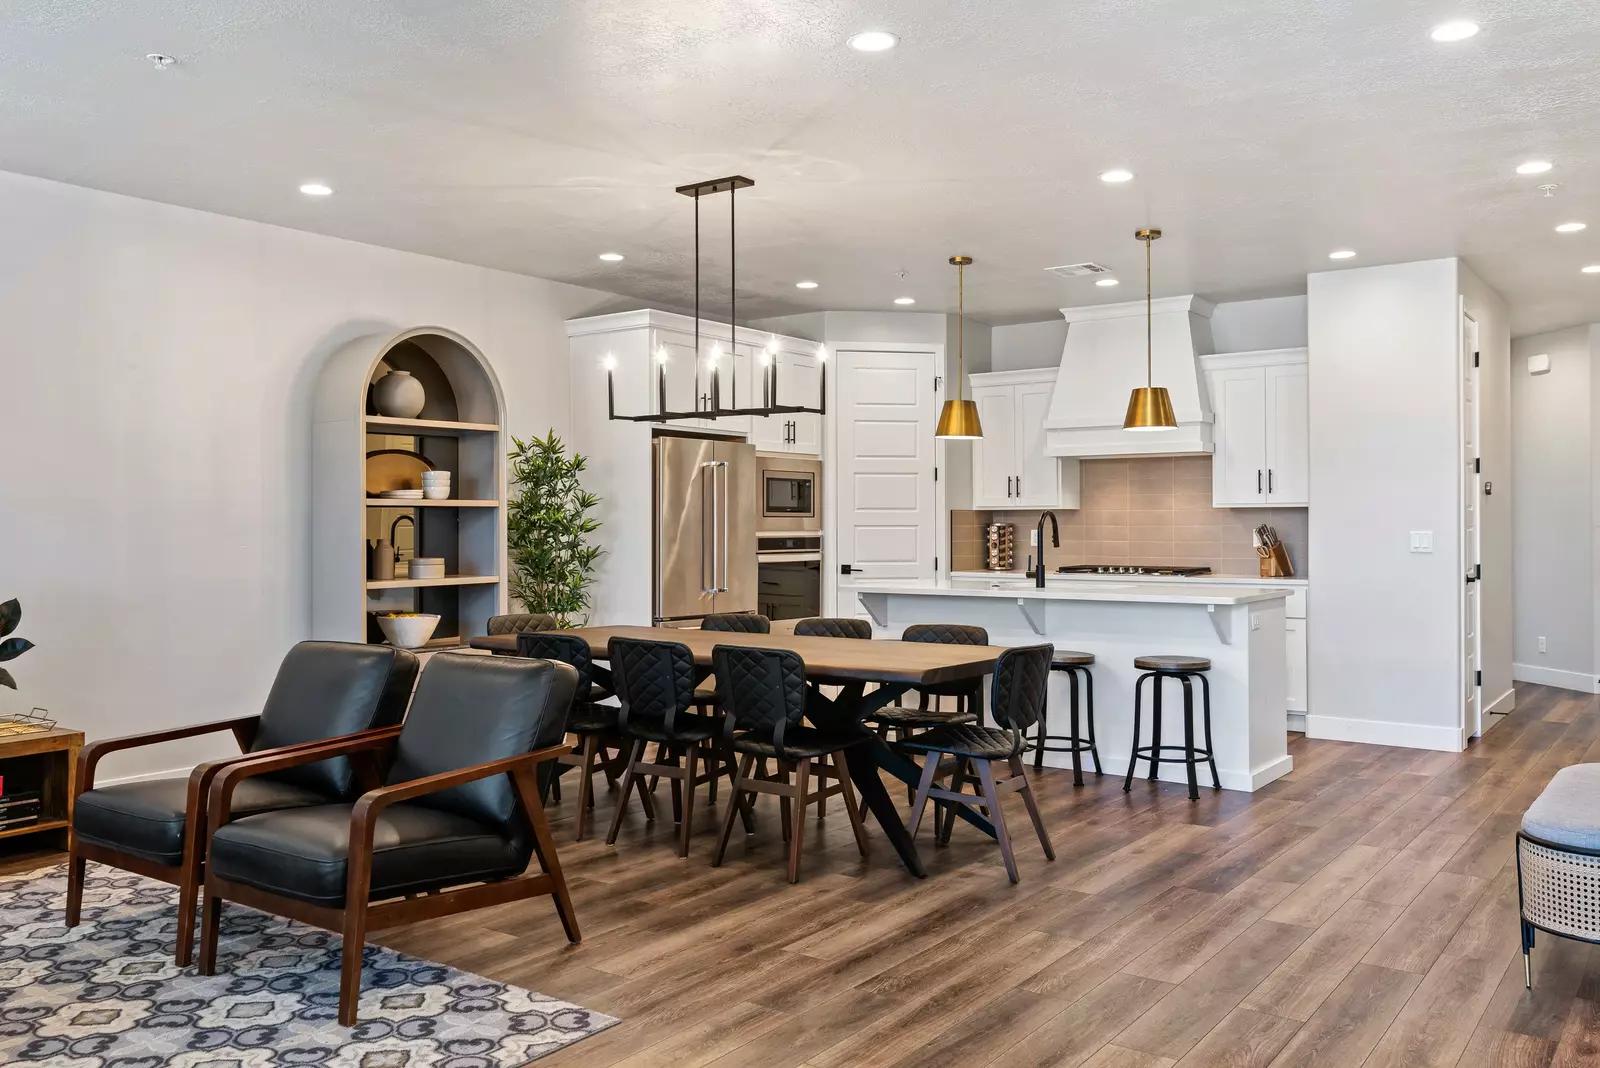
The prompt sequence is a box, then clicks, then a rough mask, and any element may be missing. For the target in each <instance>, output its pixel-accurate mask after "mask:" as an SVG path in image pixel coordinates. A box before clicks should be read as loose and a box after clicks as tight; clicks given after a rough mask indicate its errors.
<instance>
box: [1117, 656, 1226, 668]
mask: <svg viewBox="0 0 1600 1068" xmlns="http://www.w3.org/2000/svg"><path fill="white" fill-rule="evenodd" d="M1133 666H1134V667H1136V668H1138V669H1139V670H1140V671H1210V670H1211V661H1209V660H1207V659H1206V658H1205V657H1203V656H1138V657H1134V660H1133Z"/></svg>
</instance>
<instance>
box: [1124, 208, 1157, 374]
mask: <svg viewBox="0 0 1600 1068" xmlns="http://www.w3.org/2000/svg"><path fill="white" fill-rule="evenodd" d="M1151 240H1152V238H1151V237H1150V235H1148V234H1146V235H1145V239H1144V385H1145V388H1146V389H1149V388H1150V387H1151V386H1153V385H1154V384H1155V375H1154V373H1153V372H1152V371H1151V368H1150V365H1151V362H1152V359H1153V357H1152V355H1151V354H1152V353H1153V352H1154V351H1155V327H1154V326H1153V325H1152V319H1151V316H1152V314H1153V312H1152V310H1151V302H1150V242H1151ZM1124 247H1126V246H1124Z"/></svg>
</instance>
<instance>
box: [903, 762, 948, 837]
mask: <svg viewBox="0 0 1600 1068" xmlns="http://www.w3.org/2000/svg"><path fill="white" fill-rule="evenodd" d="M943 755H944V754H943V753H924V754H923V755H922V781H921V782H919V783H917V796H916V798H915V799H914V800H913V801H912V802H911V822H910V823H908V824H906V834H907V835H908V836H909V837H911V838H915V837H916V836H917V828H918V827H920V826H921V825H922V813H923V812H924V811H925V810H926V809H927V807H928V791H929V790H932V789H933V780H934V778H935V776H937V775H938V774H939V760H940V758H941V757H943ZM935 821H936V822H937V811H936V812H935Z"/></svg>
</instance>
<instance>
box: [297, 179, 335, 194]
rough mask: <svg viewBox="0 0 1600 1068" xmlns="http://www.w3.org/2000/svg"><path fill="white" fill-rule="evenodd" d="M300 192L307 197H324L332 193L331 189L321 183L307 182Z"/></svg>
mask: <svg viewBox="0 0 1600 1068" xmlns="http://www.w3.org/2000/svg"><path fill="white" fill-rule="evenodd" d="M300 192H302V193H304V194H305V195H306V196H308V197H325V196H330V195H332V193H333V187H332V186H327V185H323V184H322V183H321V182H307V183H306V184H305V185H302V186H301V187H300Z"/></svg>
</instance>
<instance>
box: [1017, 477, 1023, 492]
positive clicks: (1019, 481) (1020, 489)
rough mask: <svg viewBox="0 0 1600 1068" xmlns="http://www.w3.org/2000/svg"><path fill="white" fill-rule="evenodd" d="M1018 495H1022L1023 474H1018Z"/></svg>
mask: <svg viewBox="0 0 1600 1068" xmlns="http://www.w3.org/2000/svg"><path fill="white" fill-rule="evenodd" d="M1017 496H1018V497H1020V496H1022V476H1021V475H1018V476H1017Z"/></svg>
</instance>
